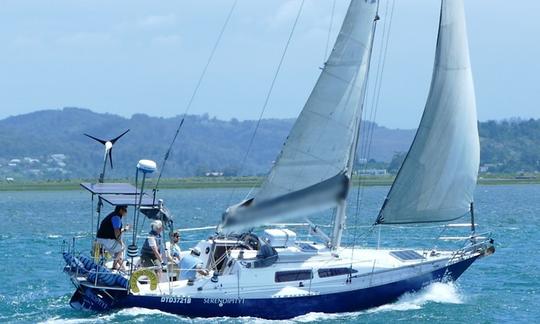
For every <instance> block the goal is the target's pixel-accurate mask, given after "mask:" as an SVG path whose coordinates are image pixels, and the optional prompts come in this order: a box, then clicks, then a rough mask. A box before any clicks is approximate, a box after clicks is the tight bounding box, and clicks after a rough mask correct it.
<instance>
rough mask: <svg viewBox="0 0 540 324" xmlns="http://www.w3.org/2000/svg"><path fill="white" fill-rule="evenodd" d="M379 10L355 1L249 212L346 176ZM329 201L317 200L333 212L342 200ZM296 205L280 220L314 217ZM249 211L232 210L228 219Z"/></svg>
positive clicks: (371, 2)
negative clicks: (235, 214) (301, 215)
mask: <svg viewBox="0 0 540 324" xmlns="http://www.w3.org/2000/svg"><path fill="white" fill-rule="evenodd" d="M376 11H377V1H376V0H352V1H351V4H350V6H349V9H348V11H347V14H346V16H345V19H344V21H343V25H342V27H341V30H340V32H339V35H338V37H337V40H336V43H335V45H334V48H333V50H332V53H331V54H330V57H329V59H328V61H327V62H326V64H325V66H324V68H323V70H322V72H321V75H320V76H319V79H318V81H317V83H316V85H315V87H314V89H313V91H312V92H311V95H310V96H309V99H308V100H307V102H306V105H305V106H304V108H303V110H302V112H301V113H300V115H299V117H298V119H297V120H296V123H295V124H294V126H293V128H292V130H291V132H290V134H289V136H288V138H287V140H286V142H285V144H284V146H283V149H282V151H281V153H280V155H279V156H278V158H277V161H276V163H275V164H274V166H273V168H272V170H271V171H270V174H269V176H268V177H267V179H266V180H265V182H264V183H263V185H262V187H261V188H260V190H259V191H258V193H257V194H256V195H255V197H254V199H253V202H252V204H251V207H253V206H255V205H257V204H260V203H262V202H267V201H271V200H272V199H278V198H280V197H283V196H285V195H287V194H291V193H294V192H298V191H300V190H302V189H306V188H308V187H312V186H315V185H317V184H319V183H321V182H324V181H326V180H329V179H332V178H334V177H337V176H339V175H340V174H343V172H344V170H345V169H346V166H347V162H348V160H349V154H350V152H351V145H352V144H353V142H354V137H355V133H356V132H357V126H358V124H359V118H360V116H361V106H362V102H363V98H364V91H365V82H366V78H367V70H368V63H369V55H370V47H371V41H372V37H373V24H374V20H375V16H376ZM332 183H336V184H339V183H340V182H339V181H333V182H332ZM308 192H309V190H308ZM321 198H323V197H321ZM308 200H309V199H308ZM323 200H324V199H323ZM328 200H332V201H331V202H330V201H320V200H317V201H318V202H320V203H321V208H331V207H335V206H336V204H337V200H338V199H336V196H335V195H329V196H328ZM297 201H298V203H295V202H293V201H291V202H290V203H289V204H287V205H288V206H287V208H283V211H284V213H282V214H281V215H276V218H280V219H284V218H288V217H287V215H286V214H287V213H288V212H290V214H291V215H295V216H296V217H297V216H298V215H299V211H300V210H302V209H304V208H305V207H309V208H305V210H306V211H308V210H309V212H313V207H314V205H313V204H311V205H310V206H305V204H304V203H300V201H306V200H305V199H298V200H297ZM310 201H312V200H310ZM282 202H283V203H285V201H284V200H282ZM249 208H250V207H244V208H242V206H237V208H230V209H229V210H228V212H226V213H225V215H224V218H227V217H229V216H231V217H232V216H233V215H232V214H234V213H237V212H241V211H243V210H245V212H246V213H247V212H248V210H249ZM285 210H286V211H285ZM233 211H234V212H233ZM259 212H260V211H259ZM300 214H302V213H301V212H300ZM253 216H254V217H257V215H253ZM265 222H268V219H266V220H265Z"/></svg>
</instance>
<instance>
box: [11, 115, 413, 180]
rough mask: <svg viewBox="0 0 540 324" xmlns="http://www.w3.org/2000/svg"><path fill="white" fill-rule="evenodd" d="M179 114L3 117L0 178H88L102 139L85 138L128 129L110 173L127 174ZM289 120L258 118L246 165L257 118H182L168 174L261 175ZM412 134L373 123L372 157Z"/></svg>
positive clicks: (400, 147)
mask: <svg viewBox="0 0 540 324" xmlns="http://www.w3.org/2000/svg"><path fill="white" fill-rule="evenodd" d="M179 122H180V117H174V118H159V117H150V116H147V115H143V114H137V115H133V116H132V117H131V118H129V119H128V118H124V117H120V116H117V115H111V114H99V113H94V112H92V111H90V110H88V109H80V108H64V109H62V110H43V111H38V112H34V113H30V114H24V115H19V116H14V117H9V118H6V119H4V120H0V145H1V147H2V150H1V151H0V165H2V167H1V168H0V172H1V173H0V177H2V179H3V178H5V177H22V178H28V179H62V178H64V179H65V178H92V177H96V176H97V174H98V173H99V168H100V166H101V161H102V159H103V151H102V147H101V144H98V143H97V142H94V141H92V140H90V139H89V138H87V137H85V136H83V133H89V134H92V135H94V136H97V137H100V138H106V139H109V138H113V137H115V136H117V135H118V134H120V133H121V132H122V131H124V130H125V129H130V130H131V131H130V132H129V133H128V134H127V135H126V136H125V137H123V138H122V139H120V140H119V141H118V143H117V145H115V147H114V150H113V151H114V152H113V155H114V157H113V158H114V161H113V162H114V169H113V170H112V172H111V171H108V176H110V177H115V178H121V177H128V176H132V175H133V173H134V168H135V164H136V163H137V161H138V160H139V159H141V158H147V159H153V160H155V161H157V162H158V163H161V161H162V159H163V156H164V153H165V152H166V150H167V147H168V146H169V144H170V141H171V140H172V137H173V135H174V132H175V130H176V127H177V126H178V124H179ZM293 123H294V120H292V119H265V120H262V122H261V124H260V128H259V130H258V132H257V136H256V137H255V139H254V143H253V147H252V149H251V152H250V154H249V155H248V157H247V159H246V162H245V165H244V167H243V168H242V170H239V169H240V164H241V161H242V159H243V158H244V155H245V154H246V149H247V146H248V143H249V141H250V138H251V136H252V134H253V131H254V129H255V127H256V121H252V120H247V121H238V120H235V119H232V120H230V121H223V120H218V119H215V118H209V117H208V115H203V116H196V115H190V116H187V117H186V121H185V123H184V127H183V128H182V131H181V134H180V136H179V138H178V139H177V141H176V143H175V146H174V149H173V153H172V155H171V157H170V159H169V162H168V164H167V167H166V171H165V174H164V175H165V176H166V177H181V176H193V175H201V174H205V173H206V172H209V171H219V172H224V173H225V174H226V175H257V174H264V173H266V172H267V171H268V170H269V168H270V166H271V165H272V161H273V160H274V159H275V157H276V156H277V154H278V153H279V149H280V148H281V146H282V144H283V142H284V140H285V138H286V136H287V134H288V133H289V130H290V128H291V127H292V125H293ZM413 136H414V131H412V130H391V129H387V128H385V127H380V126H376V125H375V127H374V135H373V143H372V149H371V152H370V157H371V158H372V159H374V160H377V161H386V162H389V161H390V160H391V159H392V156H393V155H394V153H395V152H399V151H405V150H407V148H408V145H409V143H410V141H411V140H412V138H413Z"/></svg>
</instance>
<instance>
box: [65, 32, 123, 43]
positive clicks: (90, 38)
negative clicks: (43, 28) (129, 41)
mask: <svg viewBox="0 0 540 324" xmlns="http://www.w3.org/2000/svg"><path fill="white" fill-rule="evenodd" d="M112 40H113V37H112V35H110V34H107V33H92V32H78V33H73V34H67V35H64V36H61V37H60V38H58V39H57V43H58V44H61V45H69V46H80V45H85V46H95V45H102V44H108V43H111V42H112Z"/></svg>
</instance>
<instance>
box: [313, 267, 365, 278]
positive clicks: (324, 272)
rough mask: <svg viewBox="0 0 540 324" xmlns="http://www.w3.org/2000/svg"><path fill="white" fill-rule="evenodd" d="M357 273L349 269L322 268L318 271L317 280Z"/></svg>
mask: <svg viewBox="0 0 540 324" xmlns="http://www.w3.org/2000/svg"><path fill="white" fill-rule="evenodd" d="M357 272H358V270H354V269H351V268H324V269H319V270H318V273H319V278H326V277H334V276H341V275H348V274H352V273H357Z"/></svg>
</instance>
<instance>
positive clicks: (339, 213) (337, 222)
mask: <svg viewBox="0 0 540 324" xmlns="http://www.w3.org/2000/svg"><path fill="white" fill-rule="evenodd" d="M379 19H380V18H379V2H377V9H376V11H375V18H374V19H373V31H372V33H371V39H370V44H369V51H368V56H367V71H366V82H364V83H363V86H362V95H361V98H362V100H360V103H359V107H358V109H359V110H360V111H362V110H363V107H364V103H365V95H366V89H367V78H368V77H369V70H370V66H371V56H372V52H373V39H374V38H375V37H374V36H375V30H376V27H377V21H378V20H379ZM361 121H362V114H358V117H357V119H356V121H355V128H354V129H355V136H354V140H353V142H352V144H351V148H350V153H349V159H348V161H347V169H346V170H345V171H346V176H347V178H348V179H349V184H348V185H349V189H350V187H351V186H352V175H353V169H354V161H355V160H356V153H357V150H358V141H359V139H360V123H361ZM348 191H349V190H347V192H348ZM346 220H347V197H345V198H343V199H341V200H340V201H339V203H338V205H337V206H336V216H335V218H334V229H333V231H332V241H331V243H330V246H331V247H332V249H337V248H339V246H340V245H341V238H342V236H343V230H344V229H345V221H346Z"/></svg>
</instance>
